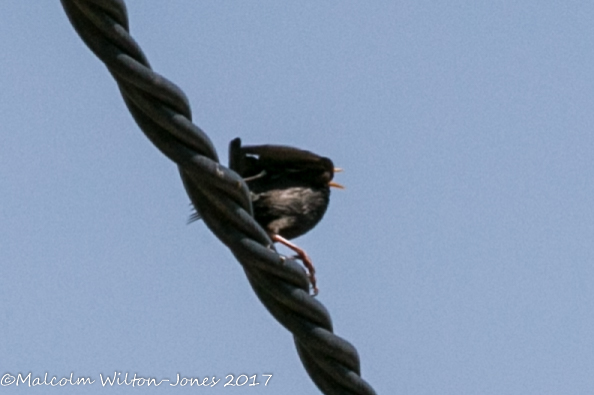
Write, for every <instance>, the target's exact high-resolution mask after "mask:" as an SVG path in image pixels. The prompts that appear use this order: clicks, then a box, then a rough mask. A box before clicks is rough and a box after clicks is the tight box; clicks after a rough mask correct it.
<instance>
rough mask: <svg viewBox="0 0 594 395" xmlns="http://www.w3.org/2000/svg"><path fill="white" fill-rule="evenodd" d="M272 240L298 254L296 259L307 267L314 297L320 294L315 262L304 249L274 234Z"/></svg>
mask: <svg viewBox="0 0 594 395" xmlns="http://www.w3.org/2000/svg"><path fill="white" fill-rule="evenodd" d="M272 240H274V241H276V242H279V243H281V244H283V245H285V246H287V247H289V248H290V249H292V250H293V251H295V252H296V253H297V255H295V258H297V259H299V260H300V261H301V262H303V266H305V268H306V269H307V272H308V274H307V277H308V278H309V282H310V283H311V287H312V290H313V296H316V295H317V294H318V292H319V290H318V285H317V281H316V268H315V267H314V265H313V262H312V261H311V259H310V258H309V255H307V253H306V252H305V251H304V250H303V249H302V248H299V247H298V246H297V245H295V244H293V243H291V242H290V241H289V240H287V239H285V238H284V237H282V236H280V235H276V234H273V235H272Z"/></svg>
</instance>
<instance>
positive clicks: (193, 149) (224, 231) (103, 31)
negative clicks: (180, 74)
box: [61, 0, 375, 394]
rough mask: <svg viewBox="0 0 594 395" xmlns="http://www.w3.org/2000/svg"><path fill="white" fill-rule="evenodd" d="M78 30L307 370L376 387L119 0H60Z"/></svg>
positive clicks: (333, 388) (334, 389)
mask: <svg viewBox="0 0 594 395" xmlns="http://www.w3.org/2000/svg"><path fill="white" fill-rule="evenodd" d="M61 2H62V6H63V7H64V10H65V11H66V14H67V15H68V18H69V20H70V22H71V24H72V25H73V26H74V28H75V30H76V32H77V33H78V34H79V36H80V37H81V38H82V40H83V41H84V42H85V44H86V45H87V46H88V47H89V48H90V49H91V51H93V53H94V54H95V55H96V56H97V57H98V58H99V59H100V60H101V61H102V62H103V63H104V64H105V65H106V66H107V69H108V70H109V72H110V73H111V75H112V76H113V78H114V79H115V80H116V82H117V84H118V87H119V89H120V92H121V94H122V97H123V98H124V102H125V103H126V106H127V107H128V109H129V111H130V113H131V114H132V116H133V117H134V120H135V121H136V123H137V124H138V126H139V127H140V129H141V130H142V131H143V132H144V133H145V135H146V136H147V137H148V138H149V140H150V141H151V142H152V143H153V144H154V145H155V146H156V147H157V148H158V149H159V150H160V151H161V152H162V153H163V154H164V155H165V156H167V157H168V158H169V159H171V160H172V161H173V162H175V163H176V164H177V165H178V167H179V171H180V175H181V178H182V181H183V184H184V187H185V188H186V191H187V193H188V195H189V197H190V200H191V201H192V203H193V204H194V207H195V208H196V210H197V211H198V212H199V213H200V215H201V217H202V219H203V220H204V222H205V223H206V225H207V226H208V228H209V229H210V230H211V231H212V232H213V233H214V234H215V235H216V236H217V237H218V238H219V239H220V240H221V241H222V242H223V243H224V244H225V245H226V246H227V247H228V248H229V249H230V250H231V251H232V253H233V255H234V256H235V257H236V259H237V260H238V261H239V262H240V263H241V265H242V267H243V269H244V271H245V273H246V276H247V278H248V280H249V282H250V285H251V286H252V288H253V289H254V292H256V295H257V296H258V298H259V299H260V301H261V302H262V303H263V304H264V306H265V307H266V308H267V309H268V311H269V312H270V313H271V314H272V315H273V316H274V317H275V318H276V319H277V320H278V321H279V322H280V323H281V324H282V325H283V326H284V327H285V328H287V329H288V330H289V331H291V333H292V334H293V336H294V339H295V345H296V347H297V351H298V354H299V357H300V358H301V361H302V363H303V364H304V366H305V369H306V371H307V372H308V374H309V375H310V377H311V378H312V380H313V381H314V382H315V384H316V385H317V386H318V388H320V390H321V391H322V392H323V393H325V394H375V391H374V390H373V388H371V386H370V385H369V384H368V383H366V382H365V381H364V380H363V379H362V378H361V376H360V363H359V357H358V354H357V351H356V350H355V348H354V347H353V346H352V345H351V344H350V343H349V342H347V341H346V340H344V339H342V338H340V337H338V336H336V335H335V334H334V333H333V332H332V331H333V329H332V322H331V319H330V315H329V313H328V311H327V310H326V308H325V307H324V306H323V305H322V304H321V303H320V302H319V301H317V300H316V299H314V298H313V297H311V296H310V295H309V281H308V279H307V276H306V274H305V271H304V270H303V268H302V267H301V265H300V264H299V263H298V262H296V261H295V260H294V259H292V258H287V257H283V256H281V255H279V254H278V253H277V252H276V250H275V249H274V246H273V243H272V241H271V240H270V238H269V236H268V234H267V233H266V232H265V231H264V229H262V228H261V227H260V226H259V225H258V223H257V222H256V221H255V220H254V218H253V217H252V207H251V201H250V197H249V190H248V187H247V185H246V184H245V182H244V181H243V180H242V178H241V177H240V176H239V175H238V174H236V173H235V172H233V171H231V170H229V169H228V168H226V167H225V166H223V165H221V164H220V163H219V159H218V156H217V153H216V150H215V149H214V147H213V144H212V142H211V141H210V139H209V138H208V136H207V135H206V134H205V133H204V132H203V131H202V130H201V129H200V128H199V127H198V126H196V125H194V124H193V123H192V114H191V110H190V104H189V102H188V99H187V97H186V95H185V94H184V92H183V91H182V90H181V89H180V88H178V87H177V86H176V85H175V84H173V83H172V82H170V81H169V80H168V79H166V78H165V77H163V76H161V75H159V74H157V73H155V72H154V71H153V70H152V69H151V67H150V64H149V62H148V60H147V59H146V56H145V55H144V53H143V52H142V50H141V48H140V46H139V45H138V44H137V43H136V41H134V39H133V38H132V37H131V36H130V34H129V27H128V16H127V11H126V6H125V4H124V2H123V1H122V0H61Z"/></svg>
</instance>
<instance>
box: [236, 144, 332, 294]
mask: <svg viewBox="0 0 594 395" xmlns="http://www.w3.org/2000/svg"><path fill="white" fill-rule="evenodd" d="M229 168H230V169H231V170H234V171H235V172H237V173H238V174H239V175H240V176H241V177H243V179H244V180H245V182H246V183H247V185H248V187H249V189H250V195H251V200H252V207H253V209H254V219H255V220H256V222H258V224H260V226H262V227H263V228H264V229H265V230H266V231H267V232H268V233H269V235H270V238H271V239H272V240H273V241H274V242H278V243H281V244H284V245H285V246H287V247H289V248H290V249H292V250H293V251H295V252H296V253H297V257H298V258H299V259H300V260H301V261H302V262H303V264H304V266H305V267H306V268H307V270H308V272H309V280H310V282H311V285H312V288H313V294H314V295H317V293H318V287H317V284H316V276H315V268H314V266H313V263H312V261H311V259H310V258H309V256H308V255H307V253H306V252H305V251H304V250H303V249H301V248H299V247H298V246H297V245H295V244H293V243H291V242H290V241H289V240H290V239H294V238H296V237H299V236H301V235H303V234H305V233H307V232H309V231H310V230H311V229H312V228H313V227H314V226H316V225H317V224H318V222H320V220H321V219H322V217H323V216H324V213H325V212H326V209H327V208H328V203H329V202H330V187H335V188H340V189H343V186H342V185H340V184H337V183H335V182H334V181H332V179H333V177H334V173H335V172H338V171H340V169H337V168H335V167H334V164H333V163H332V161H331V160H330V159H328V158H326V157H323V156H319V155H316V154H314V153H312V152H309V151H305V150H301V149H298V148H293V147H287V146H282V145H252V146H245V147H242V146H241V140H240V139H239V138H236V139H234V140H233V141H231V143H230V145H229Z"/></svg>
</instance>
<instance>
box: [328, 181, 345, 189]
mask: <svg viewBox="0 0 594 395" xmlns="http://www.w3.org/2000/svg"><path fill="white" fill-rule="evenodd" d="M328 185H329V186H331V187H334V188H338V189H344V187H343V186H342V185H340V184H339V183H337V182H334V181H330V182H329V183H328Z"/></svg>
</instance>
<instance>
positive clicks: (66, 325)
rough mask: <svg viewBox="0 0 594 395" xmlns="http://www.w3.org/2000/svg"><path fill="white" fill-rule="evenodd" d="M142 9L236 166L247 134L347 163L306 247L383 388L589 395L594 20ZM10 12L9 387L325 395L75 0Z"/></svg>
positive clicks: (566, 7) (530, 10)
mask: <svg viewBox="0 0 594 395" xmlns="http://www.w3.org/2000/svg"><path fill="white" fill-rule="evenodd" d="M144 3H145V2H131V1H129V2H128V11H129V18H130V26H131V33H132V35H133V36H134V38H135V39H136V40H137V42H138V43H139V44H140V45H141V47H142V48H143V50H144V52H145V53H146V55H147V57H148V59H149V61H150V62H151V65H152V67H153V68H154V69H155V70H156V71H157V72H159V73H160V74H162V75H164V76H166V77H167V78H169V79H170V80H171V81H173V82H174V83H176V84H177V85H178V86H180V87H181V88H182V89H183V90H184V92H185V93H186V94H187V96H188V98H189V100H190V102H191V105H192V111H193V117H194V122H195V123H196V124H197V125H198V126H200V127H201V128H202V129H203V130H204V131H205V132H206V133H207V134H208V135H209V136H210V138H211V139H212V141H213V143H214V145H215V147H216V148H217V150H218V152H219V155H220V157H221V159H222V161H223V163H225V164H226V163H227V144H228V142H229V141H230V140H231V139H233V138H235V137H237V136H240V137H241V138H242V139H243V141H244V143H246V144H263V143H273V144H287V145H293V146H297V147H300V148H304V149H309V150H311V151H313V152H316V153H319V154H322V155H326V156H328V157H330V158H332V159H333V161H334V163H335V164H336V165H337V166H340V167H342V168H344V169H345V171H344V172H343V173H341V174H339V175H338V176H337V178H336V180H337V181H338V182H340V183H342V184H344V185H345V186H346V187H347V189H346V190H345V191H334V192H333V194H332V197H331V204H330V207H329V210H328V212H327V213H326V216H325V218H324V220H323V221H322V222H321V223H320V224H319V225H318V226H317V227H316V228H315V229H314V230H313V231H311V232H310V233H308V234H307V235H305V236H303V237H301V238H299V239H297V240H296V242H297V243H298V244H299V245H300V246H302V247H303V248H305V249H306V250H307V251H308V253H309V254H310V256H311V257H312V258H313V260H314V262H315V263H316V268H317V270H318V281H319V287H320V295H319V300H320V301H321V302H322V303H323V304H324V305H325V306H326V307H327V308H328V309H329V311H330V313H331V315H332V318H333V322H334V328H335V332H336V333H337V334H338V335H340V336H342V337H344V338H346V339H347V340H349V341H350V342H351V343H353V344H354V345H355V347H356V348H357V349H358V351H359V354H360V356H361V363H362V375H363V377H364V378H365V379H366V380H367V381H368V382H369V383H370V384H371V385H372V386H373V387H374V388H375V389H376V391H377V392H378V393H384V394H387V393H394V394H404V393H406V394H479V393H480V394H497V395H499V394H522V395H526V394H539V395H543V394H561V393H562V394H572V395H573V394H591V393H592V392H593V391H594V286H593V285H592V283H593V279H594V245H593V240H594V208H593V204H592V201H593V197H594V187H593V185H594V183H593V182H592V180H594V166H593V161H592V153H593V152H594V134H593V133H592V130H593V128H594V111H592V109H593V108H594V73H593V70H594V46H593V44H592V37H594V25H593V24H592V20H594V3H593V4H589V3H587V2H576V1H566V2H553V1H538V2H537V1H531V0H527V1H521V2H512V1H498V2H481V1H452V2H447V3H448V4H446V2H429V1H398V2H388V1H376V2H373V3H372V4H370V3H369V2H362V1H341V2H338V1H333V2H314V1H307V2H301V3H291V4H286V3H282V4H281V3H280V2H274V1H256V2H250V3H249V4H244V3H240V2H229V1H227V2H221V1H203V2H199V3H197V2H193V1H187V0H185V1H182V0H179V1H175V2H159V3H156V2H151V3H150V4H149V3H148V2H147V3H146V4H144ZM0 19H1V20H2V23H0V35H1V36H2V37H4V40H3V51H2V56H1V57H0V67H1V70H2V72H1V73H0V86H1V87H2V89H1V91H0V107H1V109H2V127H3V130H4V132H3V133H1V134H0V158H1V159H0V160H1V161H2V165H1V166H0V185H1V191H2V193H1V194H0V223H1V224H2V226H0V240H2V242H1V243H0V262H1V264H2V275H1V276H0V334H1V339H2V341H1V342H0V355H1V357H0V374H5V373H11V374H17V373H19V372H20V373H24V374H27V373H28V372H31V373H32V376H33V377H36V376H43V375H44V374H45V373H46V372H47V373H48V375H49V376H57V377H58V378H61V377H68V376H69V375H70V373H71V372H72V373H73V375H74V377H75V378H76V377H81V376H88V377H91V378H93V379H94V380H96V383H95V384H93V385H88V386H85V387H84V388H70V387H66V388H60V389H58V388H44V389H43V390H42V391H43V392H46V391H47V393H89V394H95V393H97V394H98V393H114V394H119V393H132V392H134V393H140V392H143V393H144V392H147V393H155V394H156V393H172V394H175V393H191V392H192V393H193V392H194V391H199V392H200V391H204V392H209V393H231V392H232V393H242V394H243V393H271V394H272V393H275V394H276V393H282V394H289V395H290V394H303V393H317V390H316V389H315V386H314V384H313V383H312V382H311V381H310V380H309V378H308V376H307V374H306V373H305V371H304V369H303V367H302V366H301V363H300V361H299V359H298V356H297V353H296V351H295V349H294V346H293V341H292V338H291V336H290V334H289V333H288V332H287V331H286V330H285V329H284V328H282V327H281V326H280V325H279V324H278V323H277V322H276V321H275V320H274V319H273V318H272V317H271V316H270V315H269V314H268V313H267V311H266V310H265V309H264V307H263V306H262V305H261V304H260V303H259V301H258V300H257V299H256V297H255V295H254V294H253V292H252V290H251V288H250V286H249V284H248V282H247V280H246V278H245V275H244V273H243V270H242V269H241V266H240V265H239V264H238V263H237V262H236V261H235V259H234V258H233V256H232V255H231V253H230V252H229V251H228V250H227V249H226V247H224V246H223V245H222V244H221V243H220V242H219V241H218V240H217V239H216V238H215V237H214V236H213V235H212V234H211V233H210V232H209V231H208V229H206V227H205V226H204V224H203V223H201V222H198V223H194V224H192V225H186V220H187V218H188V216H189V214H190V209H189V206H188V203H189V199H188V198H187V196H186V195H185V192H184V190H183V187H182V184H181V181H180V179H179V176H178V174H177V169H176V166H175V165H174V164H173V163H171V162H170V161H169V160H168V159H167V158H165V157H164V156H163V155H161V154H160V153H159V152H158V151H157V150H156V149H155V148H154V147H153V146H152V145H151V144H150V142H149V141H148V139H146V137H145V136H144V135H143V134H142V132H141V131H140V130H139V129H138V127H137V126H136V125H135V123H134V121H133V119H132V117H131V116H130V114H129V113H128V112H127V110H126V108H125V105H124V103H123V100H122V99H121V97H120V95H119V92H118V89H117V87H116V84H115V82H114V81H113V79H112V78H111V76H110V75H109V73H108V72H107V71H106V69H105V67H104V66H103V64H102V63H101V62H100V61H99V60H98V59H97V58H95V56H94V55H93V54H92V53H91V52H90V51H89V50H88V49H87V48H86V47H85V46H84V44H83V43H82V41H81V40H80V38H79V37H78V36H77V35H76V33H75V31H74V29H73V28H72V27H71V26H70V24H69V22H68V20H67V18H66V16H65V14H64V11H63V10H62V8H61V5H60V4H59V2H57V1H55V2H26V1H15V0H10V1H4V2H2V4H0ZM116 371H117V372H122V374H125V373H126V372H128V373H129V374H131V375H133V374H134V373H137V374H138V375H139V376H143V377H154V378H157V379H165V378H169V379H171V380H174V379H175V377H176V375H177V374H178V373H179V374H181V375H183V376H188V377H201V378H202V377H205V376H213V375H214V376H217V378H221V379H223V382H224V381H225V380H224V377H225V376H226V375H228V374H233V375H235V376H238V375H240V374H246V375H249V376H251V375H254V374H258V375H260V377H262V376H261V375H263V374H269V373H271V374H273V377H272V379H271V380H270V382H269V384H268V386H267V387H264V386H263V385H260V386H258V387H247V386H244V387H241V388H238V387H236V388H229V387H223V386H222V384H219V385H217V386H215V387H213V388H211V389H209V390H206V389H203V388H202V389H196V388H179V387H177V388H173V387H166V386H160V387H157V388H142V389H138V388H130V387H125V386H118V387H113V388H110V389H107V388H103V387H101V385H100V383H99V375H100V374H103V375H107V374H111V375H113V373H114V372H116ZM264 380H265V378H263V379H262V380H261V381H264ZM2 391H3V392H7V393H23V394H25V393H32V392H35V391H37V392H39V389H38V388H27V387H22V386H19V387H18V388H17V387H15V386H14V385H13V386H9V387H3V388H2Z"/></svg>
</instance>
